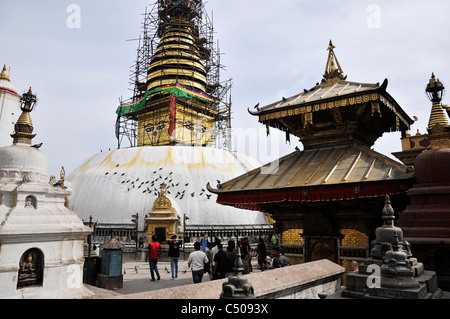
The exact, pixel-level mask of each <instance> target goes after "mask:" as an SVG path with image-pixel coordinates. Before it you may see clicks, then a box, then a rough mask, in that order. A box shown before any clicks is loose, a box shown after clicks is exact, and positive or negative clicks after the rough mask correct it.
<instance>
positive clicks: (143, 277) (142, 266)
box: [88, 260, 259, 298]
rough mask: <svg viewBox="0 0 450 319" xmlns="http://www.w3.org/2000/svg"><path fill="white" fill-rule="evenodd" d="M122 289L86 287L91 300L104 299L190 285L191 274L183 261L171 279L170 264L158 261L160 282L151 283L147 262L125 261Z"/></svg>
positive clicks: (255, 266)
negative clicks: (92, 293) (90, 291)
mask: <svg viewBox="0 0 450 319" xmlns="http://www.w3.org/2000/svg"><path fill="white" fill-rule="evenodd" d="M252 266H253V271H254V272H257V271H258V272H259V269H257V263H256V260H253V261H252ZM123 269H124V274H123V287H122V288H119V289H113V290H107V289H101V288H98V287H93V286H89V285H88V287H89V288H90V289H91V290H92V291H93V292H94V293H95V296H94V297H93V298H96V297H98V298H104V297H108V296H117V295H128V294H134V293H139V292H145V291H151V290H158V289H163V288H169V287H177V286H183V285H189V284H192V283H193V281H192V272H191V269H190V268H189V267H188V265H187V262H186V261H185V260H180V261H179V263H178V278H177V279H172V275H171V274H170V262H168V261H158V270H159V274H160V276H161V279H160V280H157V281H151V276H150V267H149V264H148V263H147V262H142V261H125V262H124V263H123ZM209 280H211V278H210V276H209V275H208V274H205V275H204V276H203V280H202V281H203V282H205V281H209Z"/></svg>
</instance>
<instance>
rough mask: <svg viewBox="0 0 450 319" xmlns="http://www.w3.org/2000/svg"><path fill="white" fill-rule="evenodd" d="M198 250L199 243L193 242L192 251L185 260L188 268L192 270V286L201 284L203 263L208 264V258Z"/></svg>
mask: <svg viewBox="0 0 450 319" xmlns="http://www.w3.org/2000/svg"><path fill="white" fill-rule="evenodd" d="M200 248H201V247H200V243H199V242H198V241H197V242H195V243H194V251H193V252H192V253H191V254H190V255H189V258H188V260H187V264H188V267H191V269H192V279H193V281H194V284H197V283H201V282H202V278H203V274H204V268H205V263H207V262H208V257H206V254H205V253H204V252H203V251H202V250H201V249H200Z"/></svg>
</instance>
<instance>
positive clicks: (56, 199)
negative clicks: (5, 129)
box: [0, 89, 91, 299]
mask: <svg viewBox="0 0 450 319" xmlns="http://www.w3.org/2000/svg"><path fill="white" fill-rule="evenodd" d="M21 103H22V106H21V109H22V115H21V116H20V117H19V119H18V120H17V123H16V125H15V132H14V134H12V135H11V136H12V137H13V139H14V142H13V145H10V146H4V147H1V148H0V247H1V249H0V282H1V285H0V298H33V299H34V298H58V299H60V298H82V297H84V296H87V295H90V294H91V292H90V291H89V290H88V289H87V288H86V287H84V286H83V283H82V281H83V264H84V240H85V239H86V237H87V236H88V234H89V233H91V229H90V228H88V227H85V226H84V225H83V223H82V221H81V219H80V218H79V217H78V216H77V215H76V214H75V213H74V212H73V211H71V210H69V209H68V208H67V207H66V206H65V205H64V203H65V198H66V196H68V195H69V193H70V192H69V191H68V190H66V189H64V188H61V187H59V186H55V185H51V184H50V183H49V182H48V178H47V174H46V171H47V163H48V160H47V156H46V155H45V154H44V153H43V152H42V151H40V150H39V149H38V148H39V146H37V145H33V146H31V144H32V138H33V137H34V136H35V134H32V132H33V124H32V122H31V118H30V114H29V113H30V112H31V111H32V110H33V107H34V105H35V103H36V96H35V95H34V94H33V93H32V91H31V89H30V90H29V91H28V92H27V93H25V94H24V95H23V96H22V98H21Z"/></svg>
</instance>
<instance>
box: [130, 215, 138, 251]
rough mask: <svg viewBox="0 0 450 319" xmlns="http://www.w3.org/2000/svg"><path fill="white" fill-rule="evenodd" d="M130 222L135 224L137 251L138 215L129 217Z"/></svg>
mask: <svg viewBox="0 0 450 319" xmlns="http://www.w3.org/2000/svg"><path fill="white" fill-rule="evenodd" d="M131 221H132V222H133V223H134V224H136V249H138V237H139V236H138V234H139V227H138V226H139V214H136V215H131Z"/></svg>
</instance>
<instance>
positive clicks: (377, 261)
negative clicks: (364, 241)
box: [332, 196, 442, 299]
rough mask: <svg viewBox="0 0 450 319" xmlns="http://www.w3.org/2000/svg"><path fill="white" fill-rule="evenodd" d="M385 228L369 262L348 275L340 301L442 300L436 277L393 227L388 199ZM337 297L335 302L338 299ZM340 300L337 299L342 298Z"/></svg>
mask: <svg viewBox="0 0 450 319" xmlns="http://www.w3.org/2000/svg"><path fill="white" fill-rule="evenodd" d="M382 215H383V216H382V219H383V225H382V226H381V227H378V228H377V229H376V239H375V240H373V241H372V243H371V250H370V258H368V259H366V260H365V261H364V262H363V263H362V264H360V265H359V267H358V270H356V271H353V272H350V273H348V274H347V278H346V281H347V286H346V287H345V288H344V289H343V290H342V291H341V292H340V293H339V294H340V296H339V297H349V298H361V299H379V298H386V299H439V298H441V297H442V291H441V290H440V289H439V288H438V287H437V276H436V273H435V272H433V271H425V270H424V267H423V264H422V263H419V262H418V261H417V258H415V257H413V256H412V254H411V245H410V244H409V243H408V242H407V241H406V240H404V238H403V231H402V229H401V228H399V227H396V226H395V225H394V219H395V217H394V210H393V209H392V206H391V202H390V199H389V196H386V202H385V206H384V208H383V211H382ZM336 297H337V296H336V295H334V296H333V297H332V298H336ZM339 297H337V298H339Z"/></svg>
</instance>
